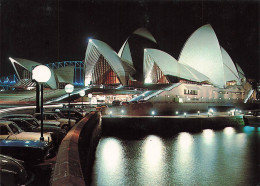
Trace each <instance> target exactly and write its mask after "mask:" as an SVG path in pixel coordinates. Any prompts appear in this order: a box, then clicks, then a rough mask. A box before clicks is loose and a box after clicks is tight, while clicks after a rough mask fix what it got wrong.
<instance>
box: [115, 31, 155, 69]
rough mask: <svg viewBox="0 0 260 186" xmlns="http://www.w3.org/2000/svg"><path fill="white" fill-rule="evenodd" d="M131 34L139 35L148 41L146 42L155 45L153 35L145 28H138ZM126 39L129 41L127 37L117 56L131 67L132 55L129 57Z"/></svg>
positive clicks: (129, 52)
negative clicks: (148, 41)
mask: <svg viewBox="0 0 260 186" xmlns="http://www.w3.org/2000/svg"><path fill="white" fill-rule="evenodd" d="M133 34H135V35H139V36H141V37H143V38H146V39H148V40H150V41H152V42H154V43H157V42H156V40H155V38H154V37H153V35H152V34H151V33H150V32H149V31H148V30H147V29H146V28H139V29H137V30H135V31H134V32H133ZM128 39H129V37H128V38H127V39H126V41H125V42H124V44H123V45H122V47H121V48H120V50H119V52H118V56H119V57H120V58H121V59H122V60H124V61H125V62H127V63H128V64H130V65H131V66H133V60H132V55H131V51H130V47H129V43H128Z"/></svg>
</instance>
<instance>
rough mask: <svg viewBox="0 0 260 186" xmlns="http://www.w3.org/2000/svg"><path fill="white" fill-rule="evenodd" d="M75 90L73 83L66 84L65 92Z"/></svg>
mask: <svg viewBox="0 0 260 186" xmlns="http://www.w3.org/2000/svg"><path fill="white" fill-rule="evenodd" d="M73 90H74V86H73V85H72V84H67V85H66V86H65V92H67V93H68V94H70V93H72V92H73Z"/></svg>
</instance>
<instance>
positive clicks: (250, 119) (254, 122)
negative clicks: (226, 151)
mask: <svg viewBox="0 0 260 186" xmlns="http://www.w3.org/2000/svg"><path fill="white" fill-rule="evenodd" d="M243 120H244V123H245V125H248V126H255V127H259V126H260V110H254V111H250V113H249V112H248V113H247V114H245V115H244V116H243Z"/></svg>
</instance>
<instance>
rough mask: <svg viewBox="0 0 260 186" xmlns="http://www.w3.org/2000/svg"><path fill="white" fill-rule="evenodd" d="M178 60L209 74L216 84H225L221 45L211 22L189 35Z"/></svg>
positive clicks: (212, 81)
mask: <svg viewBox="0 0 260 186" xmlns="http://www.w3.org/2000/svg"><path fill="white" fill-rule="evenodd" d="M178 61H179V62H180V63H182V64H185V65H188V66H190V67H192V68H193V69H195V70H197V71H199V72H200V73H202V74H204V75H205V76H207V77H208V78H209V79H210V81H211V83H212V84H214V85H215V86H219V87H224V86H225V84H226V81H225V76H224V70H223V60H222V54H221V51H220V45H219V42H218V39H217V36H216V34H215V32H214V30H213V29H212V27H211V26H210V25H209V24H207V25H204V26H202V27H200V28H199V29H197V30H196V31H195V32H194V33H193V34H192V35H191V36H190V37H189V39H188V40H187V41H186V43H185V45H184V47H183V49H182V51H181V54H180V57H179V60H178Z"/></svg>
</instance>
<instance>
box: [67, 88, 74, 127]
mask: <svg viewBox="0 0 260 186" xmlns="http://www.w3.org/2000/svg"><path fill="white" fill-rule="evenodd" d="M73 90H74V86H73V85H72V84H67V85H66V86H65V92H66V93H68V94H69V128H70V94H71V93H72V92H73Z"/></svg>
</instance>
